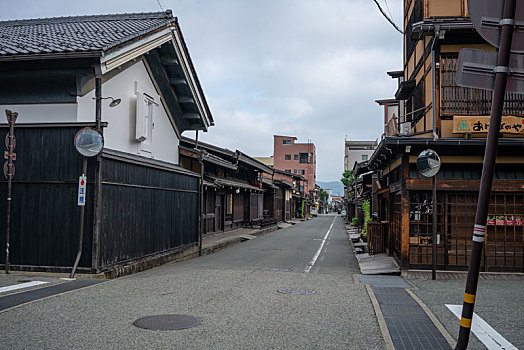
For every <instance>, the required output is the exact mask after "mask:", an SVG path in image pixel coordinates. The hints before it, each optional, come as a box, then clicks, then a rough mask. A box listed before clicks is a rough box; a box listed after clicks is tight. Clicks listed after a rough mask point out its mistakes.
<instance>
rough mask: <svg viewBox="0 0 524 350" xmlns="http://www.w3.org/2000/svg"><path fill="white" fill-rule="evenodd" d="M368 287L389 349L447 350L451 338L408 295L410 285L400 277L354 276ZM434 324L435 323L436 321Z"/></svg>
mask: <svg viewBox="0 0 524 350" xmlns="http://www.w3.org/2000/svg"><path fill="white" fill-rule="evenodd" d="M357 279H358V282H359V283H361V284H365V285H367V286H368V294H369V297H370V298H371V300H372V303H373V306H374V307H375V313H376V315H377V319H378V322H379V324H381V325H382V327H381V328H382V333H383V337H384V340H385V341H386V344H387V345H388V348H390V349H406V350H407V349H410V350H411V349H413V350H419V349H451V348H452V346H453V345H454V344H453V339H452V338H451V337H450V336H449V335H448V334H447V333H446V332H444V333H445V334H444V335H443V334H442V332H441V330H442V328H443V327H441V326H440V325H439V324H438V323H437V324H435V323H434V322H435V320H434V319H433V318H430V316H429V315H428V314H426V310H425V309H424V308H423V305H420V304H419V302H418V300H416V299H414V298H413V297H412V294H411V293H409V292H408V290H409V289H410V288H412V286H411V285H410V284H408V283H407V282H406V281H405V280H404V279H403V278H402V277H400V276H385V275H357ZM437 322H438V321H437Z"/></svg>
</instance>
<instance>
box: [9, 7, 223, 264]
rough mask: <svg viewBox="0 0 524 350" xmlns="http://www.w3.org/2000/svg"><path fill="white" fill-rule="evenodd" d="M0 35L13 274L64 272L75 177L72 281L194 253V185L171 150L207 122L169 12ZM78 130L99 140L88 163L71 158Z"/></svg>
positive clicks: (29, 24)
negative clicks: (10, 122)
mask: <svg viewBox="0 0 524 350" xmlns="http://www.w3.org/2000/svg"><path fill="white" fill-rule="evenodd" d="M122 28H127V29H126V30H125V31H123V30H122ZM0 35H2V38H3V39H2V45H0V46H1V48H0V62H1V64H0V76H1V80H2V84H0V90H1V93H0V96H1V97H0V105H1V106H0V107H1V108H0V109H2V110H4V109H9V110H11V111H13V112H17V113H18V119H17V121H16V124H15V135H16V137H17V138H18V142H17V148H16V152H17V153H18V157H17V160H16V162H15V163H16V168H17V170H16V175H15V177H14V179H13V184H14V185H13V194H12V197H13V201H12V203H13V204H12V209H11V216H10V222H11V230H12V232H13V234H12V235H11V239H10V242H9V247H10V255H9V259H10V263H11V266H12V268H13V269H20V270H46V271H62V272H65V271H69V270H70V269H71V268H70V266H73V263H74V262H75V256H78V255H77V251H78V248H77V247H79V240H80V235H79V234H78V232H79V231H80V219H79V217H80V216H81V214H80V212H81V210H80V207H79V205H78V203H77V198H76V195H77V193H78V192H77V191H78V184H79V176H80V175H82V174H83V173H84V174H85V175H86V176H87V180H86V183H87V186H86V187H87V189H86V193H85V202H83V203H84V204H85V206H84V211H85V220H84V221H83V222H84V225H83V235H82V245H81V246H83V248H82V250H81V259H80V260H79V263H78V271H79V272H88V273H99V272H108V271H123V270H124V267H129V266H133V269H134V270H139V269H140V268H142V267H147V266H149V267H150V266H153V265H152V264H153V261H157V262H165V261H168V260H169V259H171V258H172V257H173V256H175V255H176V254H179V253H181V252H189V253H191V252H194V251H195V249H196V248H197V245H198V239H199V236H198V198H199V176H198V174H196V173H193V172H191V171H187V170H185V169H182V168H181V167H180V166H179V156H178V145H179V143H180V137H181V134H182V133H183V132H184V131H186V130H207V129H208V128H209V127H210V126H212V125H213V124H214V122H213V118H212V116H211V114H210V112H209V108H208V106H207V103H206V100H205V98H204V95H203V91H202V89H201V87H200V84H199V82H198V78H197V76H196V72H195V70H194V68H193V64H192V62H191V58H190V56H189V54H188V51H187V49H186V43H185V41H184V39H183V37H182V33H181V30H180V27H179V25H178V22H177V19H176V18H175V17H173V15H172V13H171V11H170V10H168V11H166V12H159V13H141V14H121V15H118V14H117V15H109V16H108V15H100V16H77V17H62V18H44V19H30V20H14V21H7V22H1V23H0ZM80 36H81V37H82V40H79V39H78V38H79V37H80ZM41 43H46V45H41ZM7 47H11V49H6V48H7ZM13 48H16V49H13ZM110 101H112V102H111V103H110ZM84 127H90V128H93V129H96V130H98V131H99V132H100V133H103V136H104V148H103V150H102V151H101V153H100V154H99V155H98V156H96V157H91V158H89V159H88V160H86V163H84V159H83V158H82V156H81V155H80V154H79V153H78V152H77V151H76V150H75V148H74V146H73V140H74V139H75V134H76V133H77V132H78V131H79V130H80V129H82V128H84ZM0 128H3V130H4V131H5V130H6V129H8V126H7V125H6V124H2V125H0ZM86 159H87V158H86ZM83 163H84V164H86V166H85V167H84V166H83ZM83 169H87V171H84V170H83ZM0 182H1V184H0V194H1V195H2V196H4V197H5V196H6V187H7V184H6V181H5V180H2V181H0ZM6 210H7V209H6V204H5V203H2V204H0V212H2V213H5V212H6ZM1 217H2V218H1V219H0V226H1V227H5V225H6V217H5V215H2V216H1ZM4 237H5V236H4V235H2V237H1V238H0V246H2V247H6V246H7V244H6V243H7V242H6V238H4ZM5 252H6V250H5V249H3V248H2V249H1V250H0V259H1V261H2V262H4V261H5V260H4V259H5V257H6V255H5ZM141 264H143V265H141ZM117 273H120V272H117Z"/></svg>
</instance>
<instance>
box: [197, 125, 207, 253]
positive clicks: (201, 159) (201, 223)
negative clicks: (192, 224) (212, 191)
mask: <svg viewBox="0 0 524 350" xmlns="http://www.w3.org/2000/svg"><path fill="white" fill-rule="evenodd" d="M195 149H196V150H197V151H198V163H200V220H199V222H198V256H202V236H203V235H202V231H203V230H204V225H205V223H204V151H203V150H199V149H198V130H197V131H196V137H195Z"/></svg>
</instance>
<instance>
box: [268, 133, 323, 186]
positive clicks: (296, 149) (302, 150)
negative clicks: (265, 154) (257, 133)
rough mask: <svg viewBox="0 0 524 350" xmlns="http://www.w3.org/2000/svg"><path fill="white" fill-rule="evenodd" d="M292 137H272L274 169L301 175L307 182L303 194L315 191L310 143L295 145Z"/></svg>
mask: <svg viewBox="0 0 524 350" xmlns="http://www.w3.org/2000/svg"><path fill="white" fill-rule="evenodd" d="M296 140H297V138H296V137H294V136H279V135H274V136H273V163H274V167H275V168H276V169H279V170H283V171H286V172H288V173H291V174H296V175H301V176H302V177H304V178H305V179H306V180H307V183H306V184H305V187H304V192H305V193H308V192H309V191H314V190H315V180H316V165H317V160H316V154H315V145H314V144H313V143H311V142H308V143H296Z"/></svg>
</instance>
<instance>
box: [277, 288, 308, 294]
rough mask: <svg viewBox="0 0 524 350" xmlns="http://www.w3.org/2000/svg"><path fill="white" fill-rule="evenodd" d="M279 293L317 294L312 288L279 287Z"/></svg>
mask: <svg viewBox="0 0 524 350" xmlns="http://www.w3.org/2000/svg"><path fill="white" fill-rule="evenodd" d="M278 292H279V293H283V294H293V295H311V294H315V293H316V292H315V291H314V290H311V289H301V288H285V289H279V290H278Z"/></svg>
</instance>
